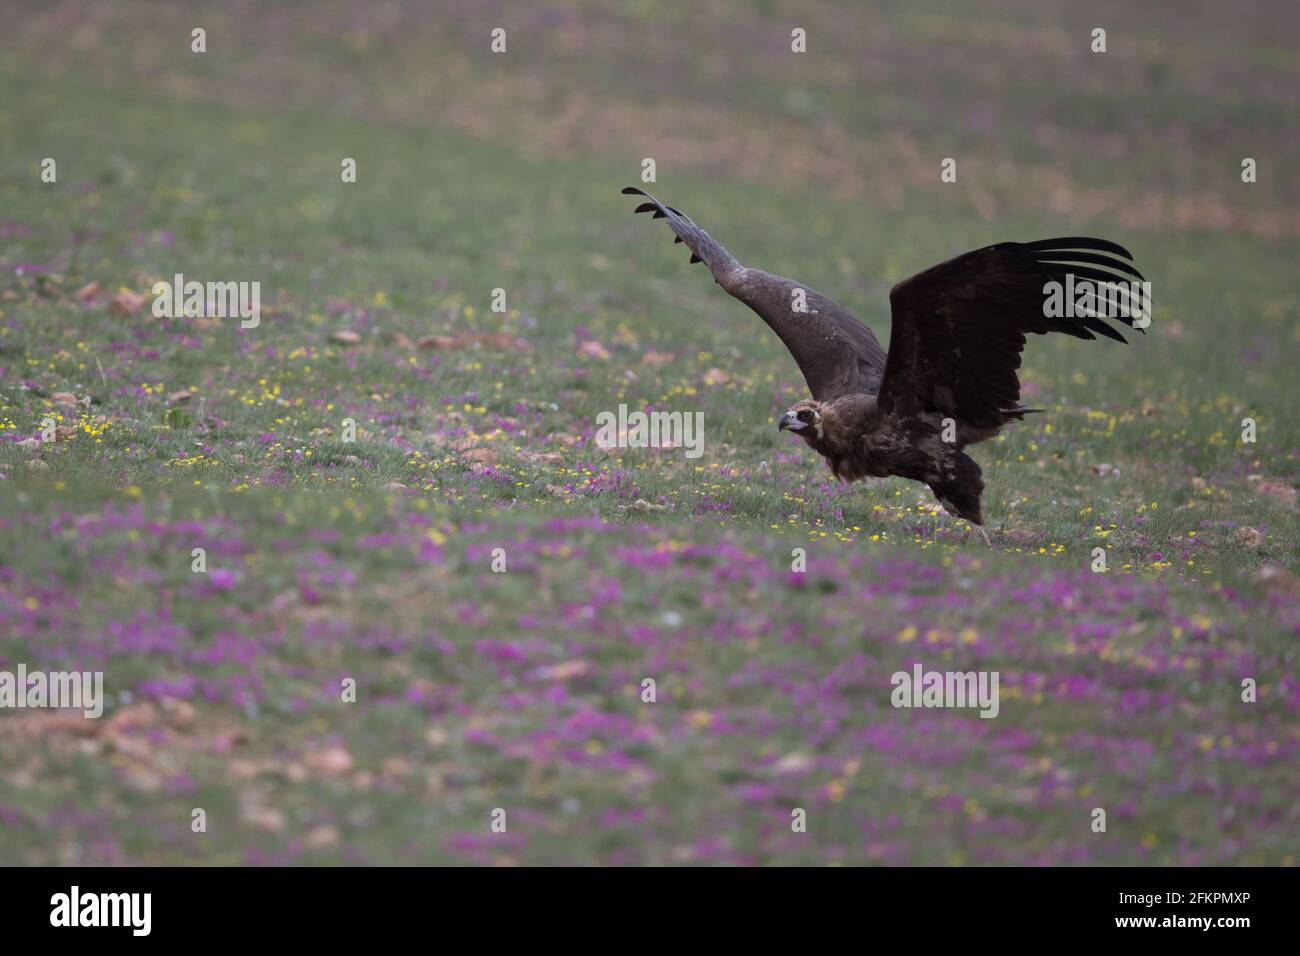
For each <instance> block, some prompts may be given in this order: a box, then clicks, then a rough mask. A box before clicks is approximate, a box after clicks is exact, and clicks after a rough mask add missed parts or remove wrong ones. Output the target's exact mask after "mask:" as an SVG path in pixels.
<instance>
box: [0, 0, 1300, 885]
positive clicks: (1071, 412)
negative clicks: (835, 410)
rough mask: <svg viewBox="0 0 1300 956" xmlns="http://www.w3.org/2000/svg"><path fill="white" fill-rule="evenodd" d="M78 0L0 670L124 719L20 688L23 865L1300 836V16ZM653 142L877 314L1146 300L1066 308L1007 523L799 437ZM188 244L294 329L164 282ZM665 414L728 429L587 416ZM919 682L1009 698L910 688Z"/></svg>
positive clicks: (2, 338)
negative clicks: (1071, 259) (963, 521)
mask: <svg viewBox="0 0 1300 956" xmlns="http://www.w3.org/2000/svg"><path fill="white" fill-rule="evenodd" d="M81 6H84V5H79V4H61V3H52V4H45V3H42V4H35V3H30V4H28V3H17V4H15V3H4V4H3V5H0V11H2V12H0V27H2V28H3V29H2V30H0V33H3V35H4V37H5V39H4V40H3V41H0V52H2V53H3V57H2V58H0V670H2V669H6V668H7V669H13V667H15V666H16V665H17V664H18V663H20V662H25V663H26V664H27V666H28V668H29V669H36V668H45V669H49V670H57V669H67V668H77V669H88V670H102V671H103V672H104V674H105V682H106V686H107V688H108V691H109V693H110V701H109V706H108V707H107V709H106V712H105V715H104V717H103V718H102V719H100V720H85V719H83V718H81V717H80V716H70V715H69V714H67V713H61V712H54V711H31V710H22V711H19V710H6V711H4V712H2V713H0V863H19V864H46V863H83V862H96V863H112V864H116V863H123V864H125V863H149V862H164V863H185V864H190V863H225V864H238V863H254V864H256V863H289V862H303V863H345V862H346V863H402V864H407V863H494V864H504V863H522V864H529V863H551V864H601V863H605V864H609V863H614V864H643V863H654V864H691V863H694V864H728V863H791V864H816V865H826V864H844V865H857V864H902V863H913V864H918V863H919V864H1009V863H1030V864H1053V863H1070V864H1076V863H1108V864H1133V863H1143V862H1146V863H1157V864H1196V863H1201V864H1212V863H1220V864H1259V863H1271V864H1277V863H1284V864H1287V865H1291V864H1294V863H1295V862H1296V860H1297V858H1298V857H1300V780H1298V779H1297V775H1296V773H1295V766H1296V758H1297V755H1298V754H1300V678H1298V677H1297V674H1298V673H1300V652H1298V651H1297V644H1296V640H1297V635H1298V634H1300V600H1298V599H1300V581H1297V579H1296V577H1295V576H1294V573H1295V571H1296V540H1297V524H1298V519H1297V509H1296V487H1297V483H1298V480H1300V461H1298V458H1297V456H1298V455H1300V426H1298V425H1297V423H1296V420H1295V409H1296V407H1297V399H1298V398H1300V387H1298V386H1297V382H1296V376H1295V368H1296V365H1297V357H1300V325H1298V324H1297V317H1298V314H1300V298H1298V296H1297V290H1296V284H1295V264H1296V262H1297V261H1300V196H1298V195H1297V188H1296V185H1295V181H1294V177H1289V174H1288V172H1287V171H1288V170H1294V169H1295V168H1297V165H1300V140H1297V138H1296V137H1295V135H1294V132H1295V129H1296V123H1297V119H1298V118H1300V117H1297V112H1298V108H1297V102H1300V100H1298V98H1297V97H1296V95H1295V93H1296V90H1297V87H1298V86H1300V68H1297V65H1296V63H1295V62H1294V56H1293V50H1291V49H1290V46H1289V45H1288V44H1286V43H1285V42H1283V41H1284V38H1285V37H1287V36H1288V35H1294V32H1295V27H1296V26H1297V21H1298V20H1300V18H1298V17H1297V15H1296V13H1295V11H1294V10H1289V11H1288V10H1286V9H1285V8H1284V7H1283V6H1282V5H1278V6H1277V7H1272V6H1266V5H1265V6H1261V7H1260V8H1259V9H1258V10H1255V11H1253V14H1254V15H1253V16H1251V17H1244V16H1239V15H1230V12H1229V11H1226V10H1223V11H1221V10H1218V9H1217V5H1215V4H1208V3H1207V4H1203V5H1201V4H1188V5H1187V6H1186V8H1185V9H1183V10H1181V11H1180V12H1176V13H1168V14H1164V15H1160V14H1156V13H1154V12H1146V11H1142V12H1139V11H1133V10H1131V9H1130V7H1129V5H1127V4H1120V3H1114V4H1099V5H1097V6H1096V7H1095V9H1092V10H1086V11H1080V10H1075V9H1074V8H1073V7H1072V8H1071V9H1069V10H1066V9H1062V10H1060V11H1054V12H1053V16H1052V17H1050V18H1049V17H1047V16H1046V15H1045V14H1044V13H1042V12H1041V11H1039V9H1038V8H1039V6H1040V5H1038V4H1033V3H1028V2H1010V0H1008V2H1002V3H992V4H986V5H981V6H982V9H980V10H975V9H974V8H973V6H972V5H953V6H949V5H933V6H931V5H916V4H910V3H908V4H904V3H901V2H900V3H897V4H894V3H887V4H883V5H877V6H875V7H873V9H872V10H870V11H866V10H859V9H858V7H857V6H856V5H844V6H839V5H834V4H813V5H803V4H801V5H798V6H793V5H787V4H782V3H767V4H759V5H757V6H755V7H750V6H749V5H744V4H739V3H734V4H733V3H725V4H719V5H715V6H712V7H710V11H709V13H708V14H703V13H700V12H698V10H697V7H696V6H695V5H685V4H684V5H681V6H680V7H670V8H668V9H662V8H661V5H659V4H653V5H651V4H645V5H631V6H628V7H625V8H624V9H623V11H622V12H620V13H617V14H615V13H610V12H608V11H606V10H605V9H603V8H602V7H600V6H598V5H591V4H586V3H579V2H573V3H558V2H556V3H545V4H529V5H527V6H526V7H519V8H517V9H516V8H514V7H507V6H503V7H499V8H490V9H489V10H487V11H480V10H478V9H476V8H475V9H472V8H470V7H466V8H465V9H463V10H462V9H461V7H460V6H459V5H454V4H447V5H445V6H444V5H439V6H427V7H422V6H416V7H411V6H409V5H398V4H377V5H374V6H372V7H366V8H362V7H355V6H354V5H348V4H342V3H339V4H302V5H293V6H290V7H287V8H285V7H281V8H278V9H277V7H275V6H273V5H266V6H265V7H264V6H262V5H256V4H244V3H232V4H228V5H225V4H223V5H222V6H221V9H220V11H217V12H214V11H209V10H204V9H203V8H202V7H201V6H198V5H195V6H194V7H193V8H190V7H189V6H188V5H185V4H168V5H166V6H165V7H159V6H158V5H154V4H149V3H143V2H138V3H137V2H130V0H122V2H114V3H112V4H102V5H96V6H95V7H93V8H92V10H91V11H86V10H80V9H78V8H79V7H81ZM286 10H287V12H286ZM198 11H201V13H200V12H198ZM1058 13H1059V16H1057V15H1056V14H1058ZM1097 25H1103V26H1106V27H1107V28H1108V34H1109V50H1108V52H1107V53H1105V54H1092V53H1090V52H1089V51H1088V43H1089V32H1090V30H1091V28H1092V27H1093V26H1097ZM195 26H204V27H205V29H206V30H207V33H208V38H207V42H208V52H207V53H205V54H194V53H192V52H191V51H190V30H191V29H192V28H193V27H195ZM495 26H504V27H505V28H506V29H507V30H508V35H509V45H508V51H507V53H506V54H503V55H498V56H494V55H492V54H491V53H489V52H488V43H489V31H490V30H491V29H492V28H493V27H495ZM794 26H799V27H803V28H805V29H807V31H808V35H809V38H810V40H809V53H807V54H803V55H796V54H791V53H790V52H789V34H790V29H791V28H792V27H794ZM1288 31H1289V32H1288ZM1103 58H1104V68H1103V65H1099V62H1100V61H1102V60H1103ZM647 156H649V157H653V158H655V159H656V162H657V165H658V182H657V183H655V184H654V185H653V186H651V187H649V188H650V189H651V191H653V192H655V194H656V195H658V196H659V197H660V198H661V199H664V200H665V201H667V202H670V203H672V204H673V205H674V206H676V207H678V208H680V209H682V210H684V211H685V212H687V213H688V214H690V215H691V216H692V217H693V218H694V219H695V220H696V221H697V222H699V223H700V224H701V225H702V226H704V227H705V228H706V229H709V230H710V231H711V232H712V234H713V235H714V236H715V237H716V238H718V239H719V240H720V241H721V242H723V243H725V244H726V245H727V246H728V247H729V248H730V249H731V251H732V252H733V253H735V254H736V255H737V256H738V257H739V258H740V259H741V260H742V261H745V262H746V263H748V264H751V265H756V266H759V267H762V268H765V269H768V270H771V271H775V272H779V273H782V274H785V275H791V276H795V277H798V278H799V279H800V280H801V281H804V282H807V283H808V284H809V285H811V286H813V287H815V288H817V289H820V290H821V291H823V292H825V293H827V294H829V295H831V296H833V297H835V298H837V299H838V300H840V301H841V302H843V303H844V304H845V305H846V306H847V307H848V308H850V309H851V310H852V311H854V312H855V313H857V314H858V315H860V316H861V317H862V318H863V319H864V320H865V321H867V322H868V323H869V324H871V325H872V326H873V328H874V329H875V330H876V331H877V333H878V335H879V336H880V337H881V339H882V340H885V339H887V337H888V331H889V314H888V290H889V287H890V286H891V285H892V284H893V283H894V282H896V281H898V280H899V279H902V278H904V277H906V276H907V275H910V274H912V273H913V272H916V271H919V270H921V269H923V268H925V267H927V266H929V265H931V264H933V263H935V262H938V261H940V260H942V259H945V258H948V257H949V256H951V255H954V254H956V253H958V252H961V251H964V250H966V249H969V248H974V247H976V246H979V245H983V244H987V243H989V242H995V241H1002V240H1008V239H1017V240H1029V239H1035V238H1042V237H1045V236H1053V235H1069V234H1096V235H1101V236H1104V237H1106V238H1109V239H1112V240H1115V241H1118V242H1121V243H1122V244H1124V245H1125V246H1127V247H1128V248H1129V249H1131V250H1132V251H1133V253H1134V255H1135V257H1136V261H1137V264H1138V266H1139V268H1141V269H1142V271H1143V272H1144V273H1145V275H1146V276H1147V278H1148V279H1150V280H1151V281H1152V284H1153V288H1154V298H1155V303H1156V305H1155V321H1154V323H1153V325H1152V327H1151V329H1150V330H1149V331H1148V334H1146V335H1145V336H1142V335H1137V336H1130V338H1131V339H1134V340H1135V341H1132V342H1131V344H1130V345H1128V346H1120V345H1118V344H1116V343H1110V342H1079V341H1076V340H1072V339H1067V338H1065V337H1061V336H1056V337H1052V338H1050V339H1037V340H1035V341H1031V342H1030V344H1029V348H1028V349H1027V352H1026V356H1025V363H1024V366H1025V367H1024V369H1023V372H1022V382H1023V383H1024V390H1023V391H1024V395H1025V397H1026V399H1027V400H1028V401H1029V402H1030V403H1031V404H1034V405H1037V406H1039V407H1043V408H1046V409H1047V410H1048V412H1047V414H1045V415H1042V416H1036V417H1034V419H1033V420H1032V421H1028V422H1025V423H1024V424H1022V425H1019V426H1016V427H1013V428H1011V429H1009V430H1008V431H1007V432H1006V433H1004V435H1002V436H1000V437H999V438H998V439H997V440H996V441H994V442H990V443H988V444H986V445H982V446H979V447H978V448H977V449H974V451H973V456H974V457H975V458H976V459H977V460H978V461H979V462H980V464H981V466H982V467H983V469H984V473H985V480H986V482H987V484H988V490H987V492H986V494H985V498H984V502H985V504H984V514H985V516H986V521H987V522H988V525H989V527H990V530H991V533H992V538H993V543H994V548H993V550H991V551H990V550H989V549H988V548H986V547H985V546H984V544H983V543H982V542H981V541H979V540H978V539H977V538H976V539H972V538H971V537H970V535H969V534H968V532H967V530H966V529H965V528H964V527H963V526H961V525H960V524H957V523H954V522H953V521H951V520H950V519H949V518H947V517H946V516H943V515H941V514H936V513H935V512H936V510H937V509H936V508H935V506H934V505H933V501H932V498H931V496H930V493H929V491H928V490H927V489H925V488H924V487H922V486H920V485H917V484H913V483H908V482H904V481H901V480H892V479H891V480H886V481H881V482H867V483H863V484H859V485H856V486H853V487H852V488H849V487H843V486H839V485H836V484H835V483H833V482H831V481H829V480H828V475H827V473H826V469H825V466H824V465H823V464H822V462H821V461H820V460H818V459H816V457H815V456H813V455H812V454H811V453H810V452H809V451H808V450H807V449H806V448H805V447H804V446H803V444H802V443H801V442H798V441H797V440H796V439H794V438H792V437H791V436H788V435H779V434H778V432H777V430H776V419H777V416H778V415H779V414H780V413H781V412H782V411H784V410H785V409H786V408H787V407H789V405H791V404H792V403H793V402H794V401H796V400H797V399H798V398H801V397H803V396H804V394H805V386H804V384H803V382H802V380H801V379H800V377H799V373H798V370H797V368H796V367H795V365H794V363H793V361H792V360H791V359H790V358H789V356H788V355H787V354H786V352H785V351H784V349H783V348H782V347H781V345H780V343H779V342H778V341H777V339H776V338H775V336H773V335H772V334H771V333H770V332H768V331H767V330H766V329H765V328H764V327H763V326H762V324H761V322H760V321H759V320H758V319H757V318H756V317H755V316H753V315H752V314H750V313H749V312H748V311H747V310H746V309H745V308H744V307H743V306H742V305H740V304H739V303H736V302H735V301H733V300H731V299H729V298H728V297H727V296H726V295H725V294H724V293H723V292H722V291H721V290H720V289H718V288H717V287H716V286H715V285H714V283H713V282H712V281H711V279H710V277H709V276H708V274H707V273H706V272H705V271H704V269H703V268H702V267H698V266H688V265H687V262H686V259H687V254H686V253H685V252H684V250H683V247H681V246H674V245H672V243H671V237H670V235H669V233H668V231H667V229H666V228H665V227H664V226H663V224H662V223H652V222H650V221H649V220H648V219H647V217H644V216H641V217H633V216H632V215H631V211H632V208H633V207H634V206H635V203H633V202H629V200H628V197H625V196H621V195H619V189H620V188H621V187H622V186H624V185H628V184H632V183H639V177H640V170H641V161H642V159H643V158H644V157H647ZM948 156H953V157H956V158H957V160H958V169H959V174H958V182H957V183H953V184H943V183H941V182H940V181H939V163H940V160H941V159H943V158H944V157H948ZM1246 156H1250V157H1253V158H1255V159H1256V160H1257V162H1258V165H1259V170H1260V173H1259V181H1258V182H1256V183H1251V184H1246V183H1243V182H1242V181H1241V177H1240V169H1241V160H1242V158H1243V157H1246ZM45 157H52V158H54V159H55V160H56V161H57V171H58V179H57V182H55V183H44V182H42V181H41V176H40V173H41V161H42V159H43V158H45ZM345 157H351V158H354V159H355V160H356V162H357V181H356V182H355V183H343V182H342V181H341V179H340V163H341V161H342V160H343V159H344V158H345ZM177 272H181V273H184V275H185V277H186V278H187V279H197V280H199V281H208V280H212V281H231V280H235V281H239V280H248V281H252V280H257V281H260V282H261V290H262V315H261V322H260V325H259V326H258V327H257V328H250V329H241V328H240V325H239V322H238V320H237V319H203V318H184V317H183V318H178V319H169V318H155V317H154V316H153V314H152V312H151V309H150V305H149V295H148V293H149V290H150V289H151V287H152V285H153V283H154V282H156V281H159V280H167V279H170V278H171V276H172V275H173V274H175V273H177ZM494 289H503V290H505V294H506V299H507V310H506V311H505V312H504V313H497V312H493V311H492V310H491V304H492V298H493V291H492V290H494ZM620 403H626V404H628V405H629V406H632V407H634V408H640V407H653V408H656V409H666V410H676V411H685V412H695V411H700V412H703V414H704V422H705V441H704V454H703V456H702V457H700V458H698V459H688V458H687V457H686V456H685V455H684V454H683V452H682V450H681V449H663V450H655V449H647V450H638V449H627V450H621V451H620V450H613V451H606V450H602V449H601V448H599V447H598V446H597V445H596V444H595V441H594V436H595V432H596V416H597V414H598V413H600V412H602V411H613V410H616V409H617V407H618V405H619V404H620ZM1245 418H1251V419H1253V420H1254V421H1255V422H1256V427H1257V440H1256V441H1255V442H1253V443H1250V442H1243V441H1242V430H1243V429H1242V422H1243V419H1245ZM47 419H51V420H53V423H54V424H55V426H56V434H55V436H54V437H55V439H56V440H54V441H48V442H42V441H41V440H40V439H41V432H42V423H43V421H45V420H47ZM345 419H352V420H353V421H355V423H356V425H357V440H356V441H355V442H346V441H344V440H343V437H344V436H343V429H344V425H343V423H344V420H345ZM1098 547H1101V548H1104V549H1105V551H1106V561H1107V571H1106V572H1105V573H1095V572H1094V570H1093V562H1094V557H1093V552H1094V549H1095V548H1098ZM195 548H203V549H205V551H206V560H207V571H206V573H202V574H199V573H194V572H193V571H192V570H191V562H192V560H193V558H192V553H193V549H195ZM796 548H802V549H804V550H805V551H806V553H807V562H808V564H807V571H806V573H794V572H793V571H792V550H793V549H796ZM495 549H501V551H499V552H497V551H495ZM494 555H495V556H496V557H495V560H496V561H497V563H498V566H499V562H500V560H501V559H504V561H505V569H504V572H503V573H496V572H494V570H493V564H494ZM917 661H919V662H921V663H923V664H924V665H926V666H927V667H929V668H939V669H944V670H949V669H952V670H968V669H977V670H989V671H996V672H998V673H999V674H1000V675H1001V686H1002V703H1001V710H1000V713H999V715H998V717H997V718H996V719H992V720H982V719H980V718H979V717H978V716H977V715H976V713H975V712H973V711H953V710H931V711H925V710H919V711H908V710H896V709H894V708H893V707H891V706H890V690H891V687H890V675H891V674H892V673H893V672H894V671H897V670H900V669H902V670H910V668H911V666H912V664H913V663H914V662H917ZM646 678H651V679H653V680H654V681H655V682H656V687H657V699H656V700H655V701H654V702H646V701H644V700H643V693H642V682H643V681H644V680H645V679H646ZM1245 678H1251V679H1253V680H1254V681H1256V682H1257V684H1258V701H1257V702H1255V703H1244V702H1243V701H1242V681H1243V679H1245ZM349 679H351V680H353V681H355V683H356V695H355V697H356V699H355V701H351V700H347V701H345V700H344V699H343V697H344V695H343V693H342V691H341V688H342V687H343V685H344V683H345V682H346V681H348V680H349ZM195 808H202V809H203V810H204V811H205V812H206V819H207V830H206V832H202V833H196V832H193V830H192V828H191V820H192V814H193V811H194V810H195ZM498 808H500V809H503V810H504V811H505V812H506V817H507V820H508V825H507V830H506V832H505V833H497V832H493V830H492V829H491V822H492V813H493V811H494V810H495V809H498ZM795 808H802V809H804V810H805V811H806V812H807V818H808V825H807V832H806V833H796V832H792V829H791V813H792V810H794V809H795ZM1094 808H1103V809H1105V810H1106V811H1107V817H1108V828H1107V832H1105V833H1095V832H1093V831H1092V829H1091V827H1090V824H1091V822H1092V811H1093V810H1094Z"/></svg>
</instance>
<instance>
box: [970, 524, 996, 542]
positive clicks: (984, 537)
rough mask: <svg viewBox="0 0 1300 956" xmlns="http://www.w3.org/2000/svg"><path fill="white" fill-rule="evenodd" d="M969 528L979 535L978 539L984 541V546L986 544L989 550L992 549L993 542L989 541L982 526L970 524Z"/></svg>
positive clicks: (987, 534)
mask: <svg viewBox="0 0 1300 956" xmlns="http://www.w3.org/2000/svg"><path fill="white" fill-rule="evenodd" d="M971 527H972V528H974V529H975V530H976V531H978V532H979V533H980V537H981V538H983V539H984V543H985V544H987V545H988V546H989V547H990V548H992V547H993V542H992V541H990V540H989V533H988V532H987V531H985V530H984V526H983V525H982V524H974V523H972V524H971Z"/></svg>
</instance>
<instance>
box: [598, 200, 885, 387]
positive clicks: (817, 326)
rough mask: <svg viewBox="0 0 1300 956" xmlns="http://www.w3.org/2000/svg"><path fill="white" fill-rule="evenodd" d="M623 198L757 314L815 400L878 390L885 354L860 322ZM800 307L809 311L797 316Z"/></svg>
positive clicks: (671, 217)
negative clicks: (662, 226)
mask: <svg viewBox="0 0 1300 956" xmlns="http://www.w3.org/2000/svg"><path fill="white" fill-rule="evenodd" d="M623 192H624V193H625V194H627V195H633V196H644V197H645V198H646V199H648V200H649V202H643V203H642V204H641V205H639V206H637V208H636V211H637V212H653V213H654V218H655V219H667V220H668V225H669V226H670V227H671V228H672V230H673V232H674V233H676V234H677V239H676V241H677V242H682V243H685V244H686V248H688V249H690V250H691V262H703V263H704V264H705V265H706V266H708V267H709V271H710V272H712V273H713V278H714V279H715V280H716V281H717V283H718V285H720V286H722V288H724V289H726V290H727V291H728V292H730V293H731V294H732V295H734V296H735V297H736V298H737V299H739V300H740V301H741V302H743V303H745V305H747V306H749V307H750V308H751V309H753V310H754V311H755V312H757V313H758V315H759V317H760V318H761V319H762V320H763V321H764V322H766V323H767V324H768V325H769V326H770V327H771V328H772V331H773V332H775V333H776V334H777V335H778V336H780V339H781V341H782V342H784V343H785V347H786V348H787V349H789V350H790V354H791V355H793V356H794V360H795V362H797V363H798V364H799V371H801V372H803V377H804V380H805V381H807V382H808V388H809V389H810V390H811V391H812V394H813V398H815V399H817V400H818V401H820V402H829V401H831V400H833V399H835V398H838V397H839V396H841V395H847V394H850V393H853V392H866V393H868V394H874V393H875V391H876V389H877V388H879V386H880V376H881V373H882V372H883V370H884V367H885V350H884V349H882V348H881V347H880V342H879V341H877V339H876V337H875V335H873V334H872V332H871V330H870V329H869V328H867V327H866V326H865V325H863V324H862V321H861V320H860V319H858V318H856V317H855V316H853V315H852V314H851V313H849V312H848V311H847V310H846V309H845V308H844V307H843V306H841V305H839V304H837V303H835V302H833V301H832V300H830V299H828V298H826V296H824V295H822V294H821V293H820V292H816V291H814V290H812V289H809V288H808V287H807V286H804V285H801V284H800V283H798V282H794V281H793V280H791V279H783V278H781V277H780V276H774V275H772V274H771V273H770V272H763V271H761V270H759V269H747V268H745V267H744V266H742V265H741V264H740V263H739V262H737V261H736V260H735V258H734V257H733V256H732V255H731V253H729V252H728V251H727V250H726V249H724V248H722V246H720V245H719V244H718V243H717V242H716V241H715V240H714V239H713V238H712V237H711V236H710V235H709V234H708V233H707V232H705V231H704V230H703V229H701V228H700V227H699V226H697V225H695V223H694V222H692V221H691V219H690V217H689V216H686V215H684V214H682V213H680V212H678V211H677V210H676V209H673V208H672V207H671V206H665V205H664V204H663V203H661V202H660V201H659V200H657V199H655V198H654V197H653V196H651V195H650V194H649V193H646V192H642V191H641V190H640V189H637V188H636V187H635V186H628V187H627V188H626V189H624V190H623ZM800 293H801V294H800ZM798 305H802V306H803V307H804V308H805V309H806V310H807V311H804V312H800V311H796V307H797V306H798Z"/></svg>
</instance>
